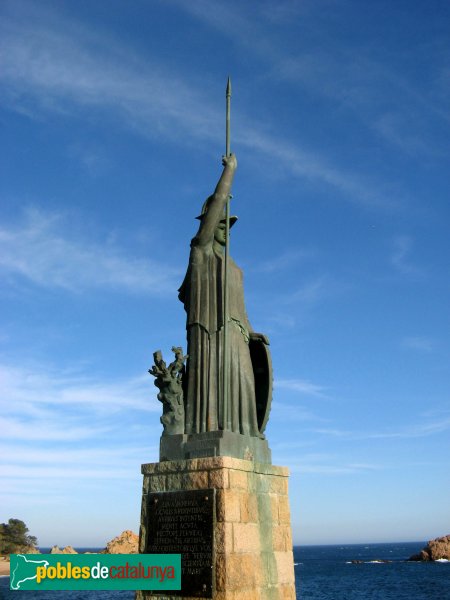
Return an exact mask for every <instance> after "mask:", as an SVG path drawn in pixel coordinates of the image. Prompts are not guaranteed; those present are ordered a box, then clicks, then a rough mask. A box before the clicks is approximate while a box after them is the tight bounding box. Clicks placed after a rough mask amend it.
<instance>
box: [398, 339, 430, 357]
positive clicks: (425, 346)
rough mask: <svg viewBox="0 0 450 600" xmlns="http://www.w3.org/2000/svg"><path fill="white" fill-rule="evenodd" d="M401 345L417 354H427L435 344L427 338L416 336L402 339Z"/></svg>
mask: <svg viewBox="0 0 450 600" xmlns="http://www.w3.org/2000/svg"><path fill="white" fill-rule="evenodd" d="M401 345H402V347H403V348H407V349H409V350H417V351H418V352H422V353H426V354H429V353H430V352H432V351H433V350H434V347H435V342H434V340H432V339H430V338H428V337H424V336H419V335H416V336H409V337H405V338H403V340H402V341H401Z"/></svg>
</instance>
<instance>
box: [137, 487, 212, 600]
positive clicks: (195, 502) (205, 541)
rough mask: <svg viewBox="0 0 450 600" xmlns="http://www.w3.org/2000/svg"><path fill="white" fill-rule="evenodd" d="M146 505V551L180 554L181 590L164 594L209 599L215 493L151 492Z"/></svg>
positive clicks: (207, 490) (209, 491)
mask: <svg viewBox="0 0 450 600" xmlns="http://www.w3.org/2000/svg"><path fill="white" fill-rule="evenodd" d="M147 502H148V505H147V515H148V522H147V545H146V548H145V552H146V553H148V554H181V590H177V591H175V590H171V591H168V590H167V591H165V592H164V595H165V596H166V595H169V594H170V595H178V596H191V597H197V598H212V594H213V587H214V552H213V549H214V524H215V490H214V489H206V490H191V491H185V492H156V493H150V494H148V499H147ZM154 593H155V594H158V595H161V592H159V593H158V592H154Z"/></svg>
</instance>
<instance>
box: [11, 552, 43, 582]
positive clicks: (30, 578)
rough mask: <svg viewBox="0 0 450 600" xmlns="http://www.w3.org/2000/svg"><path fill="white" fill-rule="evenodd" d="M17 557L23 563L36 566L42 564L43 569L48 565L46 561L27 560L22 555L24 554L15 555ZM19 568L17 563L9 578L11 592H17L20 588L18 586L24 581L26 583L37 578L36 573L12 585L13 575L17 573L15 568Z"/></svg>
mask: <svg viewBox="0 0 450 600" xmlns="http://www.w3.org/2000/svg"><path fill="white" fill-rule="evenodd" d="M17 556H20V557H21V558H23V559H24V561H25V562H27V563H33V564H36V565H41V564H43V565H44V567H48V565H49V564H50V563H49V562H48V561H47V560H28V558H27V557H26V556H25V555H24V554H17ZM18 566H19V563H17V565H16V568H15V569H14V571H13V572H12V576H11V589H12V590H18V589H19V587H20V584H21V583H23V582H24V581H28V580H32V579H36V577H37V573H36V575H35V576H34V577H25V579H21V580H20V581H18V582H17V583H16V584H13V581H14V575H15V574H16V571H17V567H18Z"/></svg>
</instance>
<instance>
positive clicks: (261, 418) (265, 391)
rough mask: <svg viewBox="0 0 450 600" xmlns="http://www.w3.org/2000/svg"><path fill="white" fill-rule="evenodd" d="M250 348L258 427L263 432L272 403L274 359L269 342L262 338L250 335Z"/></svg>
mask: <svg viewBox="0 0 450 600" xmlns="http://www.w3.org/2000/svg"><path fill="white" fill-rule="evenodd" d="M249 349H250V357H251V360H252V365H253V373H254V376H255V396H256V416H257V420H258V429H259V431H260V432H261V433H263V432H264V429H265V428H266V425H267V421H268V420H269V413H270V408H271V405H272V381H273V374H272V359H271V357H270V352H269V348H268V346H267V344H265V343H264V341H263V340H262V339H260V338H252V337H250V341H249Z"/></svg>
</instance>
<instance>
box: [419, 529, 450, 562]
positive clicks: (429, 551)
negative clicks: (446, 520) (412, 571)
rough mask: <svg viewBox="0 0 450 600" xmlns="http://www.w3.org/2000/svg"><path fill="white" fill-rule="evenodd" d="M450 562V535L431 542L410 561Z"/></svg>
mask: <svg viewBox="0 0 450 600" xmlns="http://www.w3.org/2000/svg"><path fill="white" fill-rule="evenodd" d="M441 559H444V560H450V535H446V536H444V537H441V538H436V539H435V540H430V541H429V542H428V544H427V545H426V546H425V548H423V550H421V551H420V552H419V554H414V555H413V556H411V557H410V558H409V560H417V561H418V560H423V561H428V560H441Z"/></svg>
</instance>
